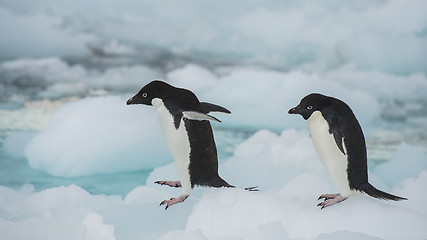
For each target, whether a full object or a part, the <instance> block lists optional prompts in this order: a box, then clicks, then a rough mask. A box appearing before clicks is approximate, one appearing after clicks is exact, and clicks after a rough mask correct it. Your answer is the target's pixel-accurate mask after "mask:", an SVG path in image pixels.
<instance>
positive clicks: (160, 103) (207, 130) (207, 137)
mask: <svg viewBox="0 0 427 240" xmlns="http://www.w3.org/2000/svg"><path fill="white" fill-rule="evenodd" d="M127 104H128V105H131V104H145V105H152V106H154V107H155V108H156V110H157V115H158V118H159V122H160V126H161V129H162V132H163V135H164V137H165V139H166V144H167V146H168V148H169V150H170V152H171V154H172V156H173V158H174V160H175V163H176V166H177V170H178V174H179V179H180V181H157V182H156V183H157V184H161V185H168V186H171V187H182V192H181V195H180V196H179V197H177V198H171V199H170V200H165V201H163V202H161V203H160V205H164V204H165V205H166V208H165V209H167V208H168V207H170V206H172V205H174V204H177V203H180V202H183V201H184V200H185V199H187V197H188V196H189V195H190V193H191V190H192V188H193V187H194V186H196V185H197V186H207V187H234V186H232V185H230V184H228V183H227V182H226V181H224V180H223V179H222V178H221V177H220V176H219V175H218V158H217V151H216V145H215V140H214V137H213V133H212V128H211V125H210V123H209V121H216V122H220V121H219V120H218V119H217V118H215V117H213V116H211V115H208V113H209V112H222V113H230V111H229V110H227V109H225V108H223V107H220V106H218V105H215V104H211V103H206V102H199V100H198V99H197V97H196V95H195V94H194V93H193V92H191V91H189V90H187V89H183V88H176V87H173V86H171V85H169V84H167V83H165V82H162V81H158V80H155V81H152V82H150V83H148V84H147V85H145V86H144V87H143V88H142V89H141V90H140V91H139V92H138V93H137V94H136V95H135V96H133V97H132V98H131V99H129V100H128V101H127ZM247 190H253V189H252V188H248V189H247Z"/></svg>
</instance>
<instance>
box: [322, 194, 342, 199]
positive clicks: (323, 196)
mask: <svg viewBox="0 0 427 240" xmlns="http://www.w3.org/2000/svg"><path fill="white" fill-rule="evenodd" d="M339 195H340V194H339V193H335V194H322V195H320V197H319V198H318V199H317V200H320V199H324V200H328V199H333V198H336V197H338V196H339Z"/></svg>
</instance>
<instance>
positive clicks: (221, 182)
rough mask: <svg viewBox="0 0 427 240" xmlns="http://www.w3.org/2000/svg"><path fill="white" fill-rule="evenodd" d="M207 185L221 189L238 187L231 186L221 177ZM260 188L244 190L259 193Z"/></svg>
mask: <svg viewBox="0 0 427 240" xmlns="http://www.w3.org/2000/svg"><path fill="white" fill-rule="evenodd" d="M206 185H208V186H210V187H216V188H220V187H226V188H235V187H236V186H233V185H230V184H228V183H227V182H226V181H225V180H224V179H222V178H221V177H220V176H218V177H216V178H214V179H212V180H211V181H210V182H209V183H207V184H206ZM257 188H258V186H256V187H246V188H244V189H245V190H246V191H250V192H256V191H259V190H258V189H257Z"/></svg>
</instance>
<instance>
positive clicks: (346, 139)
mask: <svg viewBox="0 0 427 240" xmlns="http://www.w3.org/2000/svg"><path fill="white" fill-rule="evenodd" d="M288 113H289V114H300V115H301V116H302V117H303V118H304V119H305V120H307V122H308V127H309V129H310V134H311V137H312V140H313V145H314V148H315V149H316V152H317V155H318V157H319V159H320V161H321V162H322V165H323V167H324V168H325V169H326V172H327V173H328V175H329V177H330V178H331V179H332V181H333V182H334V184H335V185H336V187H337V188H338V191H339V193H338V194H323V195H321V196H320V197H319V200H320V199H324V201H323V202H321V203H320V204H319V205H318V206H322V209H323V208H325V207H328V206H331V205H333V204H335V203H338V202H341V201H343V200H345V199H347V198H348V197H349V196H350V195H352V194H355V193H356V192H358V191H359V192H365V193H367V194H368V195H370V196H372V197H375V198H380V199H385V200H394V201H398V200H406V198H402V197H398V196H394V195H391V194H389V193H386V192H383V191H380V190H378V189H376V188H375V187H374V186H372V185H371V184H370V183H369V182H368V166H367V156H366V155H367V154H366V144H365V137H364V136H363V132H362V128H361V127H360V125H359V122H358V121H357V119H356V117H355V116H354V114H353V112H352V111H351V109H350V107H349V106H348V105H347V104H345V103H344V102H343V101H341V100H339V99H336V98H333V97H328V96H324V95H322V94H318V93H312V94H309V95H307V96H305V97H304V98H303V99H302V100H301V102H300V104H299V105H298V106H296V107H294V108H292V109H290V110H289V112H288Z"/></svg>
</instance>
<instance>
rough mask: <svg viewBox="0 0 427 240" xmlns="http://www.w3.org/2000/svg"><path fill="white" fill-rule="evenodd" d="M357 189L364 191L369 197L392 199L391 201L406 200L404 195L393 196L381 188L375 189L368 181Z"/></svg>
mask: <svg viewBox="0 0 427 240" xmlns="http://www.w3.org/2000/svg"><path fill="white" fill-rule="evenodd" d="M359 190H361V191H363V192H365V193H366V194H368V195H369V196H371V197H374V198H379V199H384V200H393V201H401V200H408V199H407V198H404V197H399V196H395V195H392V194H389V193H386V192H383V191H381V190H378V189H376V188H375V187H374V186H372V185H371V184H370V183H366V184H363V185H362V186H361V187H360V188H359Z"/></svg>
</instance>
